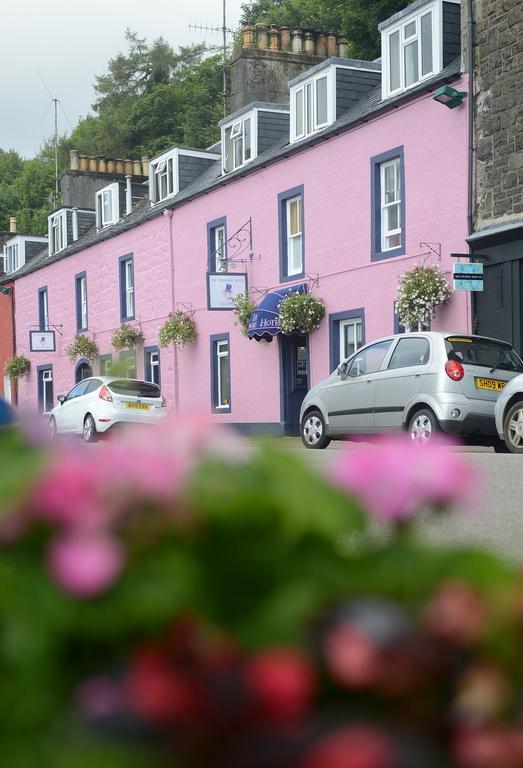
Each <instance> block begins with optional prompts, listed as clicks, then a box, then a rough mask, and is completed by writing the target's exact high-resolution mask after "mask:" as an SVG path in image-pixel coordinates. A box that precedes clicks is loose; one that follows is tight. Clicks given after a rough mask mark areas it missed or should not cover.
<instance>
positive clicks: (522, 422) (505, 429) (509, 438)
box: [495, 375, 523, 453]
mask: <svg viewBox="0 0 523 768" xmlns="http://www.w3.org/2000/svg"><path fill="white" fill-rule="evenodd" d="M495 416H496V429H497V431H498V435H499V436H500V438H501V439H502V440H504V441H505V444H506V446H507V448H508V449H509V451H511V453H523V375H521V376H516V377H515V378H514V379H512V380H511V381H509V382H508V384H507V385H506V387H504V389H503V391H502V393H501V394H500V396H499V397H498V399H497V401H496V408H495Z"/></svg>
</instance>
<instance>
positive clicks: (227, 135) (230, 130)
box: [221, 108, 272, 174]
mask: <svg viewBox="0 0 523 768" xmlns="http://www.w3.org/2000/svg"><path fill="white" fill-rule="evenodd" d="M262 111H267V110H262ZM271 111H272V110H271ZM247 121H250V122H249V127H248V130H249V139H250V142H249V148H250V154H249V156H248V157H246V152H245V148H246V141H245V138H246V128H247V126H246V123H247ZM221 131H222V174H226V173H232V171H236V170H237V169H238V168H241V167H242V166H244V165H247V163H250V162H251V160H254V159H255V158H256V157H257V156H258V109H256V108H254V109H251V110H249V111H248V112H245V113H244V114H242V115H240V116H238V117H236V118H234V119H233V120H230V121H227V122H226V123H224V124H223V125H222V126H221ZM240 144H241V158H240V161H239V162H238V163H237V162H236V152H235V148H236V146H237V145H238V146H239V145H240ZM229 159H230V160H231V164H230V167H228V166H229Z"/></svg>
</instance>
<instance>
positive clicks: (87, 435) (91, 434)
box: [82, 413, 96, 443]
mask: <svg viewBox="0 0 523 768" xmlns="http://www.w3.org/2000/svg"><path fill="white" fill-rule="evenodd" d="M82 434H83V438H84V440H85V442H86V443H94V442H96V426H95V423H94V419H93V417H92V416H91V414H90V413H88V414H87V416H86V417H85V419H84V429H83V433H82Z"/></svg>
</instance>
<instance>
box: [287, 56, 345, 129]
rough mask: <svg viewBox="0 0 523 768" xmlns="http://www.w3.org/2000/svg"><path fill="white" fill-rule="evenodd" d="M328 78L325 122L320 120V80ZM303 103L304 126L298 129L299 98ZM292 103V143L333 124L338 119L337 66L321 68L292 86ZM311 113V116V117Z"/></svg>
mask: <svg viewBox="0 0 523 768" xmlns="http://www.w3.org/2000/svg"><path fill="white" fill-rule="evenodd" d="M323 78H325V79H326V80H327V83H326V89H327V116H326V120H325V121H323V122H321V123H320V122H319V121H318V111H317V110H318V100H317V93H318V90H317V89H318V81H319V80H322V79H323ZM298 99H299V100H300V102H301V104H302V127H301V130H298V128H297V124H296V120H297V109H296V104H297V100H298ZM290 103H291V137H290V140H291V144H292V143H293V142H295V141H300V140H301V139H304V138H307V136H312V135H313V134H314V133H316V132H317V131H321V130H323V128H325V127H326V126H328V125H331V124H332V123H333V122H334V121H335V119H336V67H335V66H329V67H325V68H323V69H321V70H320V71H319V72H317V73H316V74H314V75H313V76H312V77H310V78H308V79H307V80H301V81H300V82H298V83H296V84H295V85H293V86H291V88H290ZM309 115H310V117H309Z"/></svg>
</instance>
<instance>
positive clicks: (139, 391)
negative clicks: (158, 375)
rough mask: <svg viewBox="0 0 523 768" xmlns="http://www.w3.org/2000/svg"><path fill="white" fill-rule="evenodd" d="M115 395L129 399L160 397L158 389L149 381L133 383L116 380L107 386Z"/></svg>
mask: <svg viewBox="0 0 523 768" xmlns="http://www.w3.org/2000/svg"><path fill="white" fill-rule="evenodd" d="M107 386H108V387H109V389H110V390H111V392H114V393H115V394H116V395H130V396H131V397H160V394H161V393H160V387H158V386H157V385H156V384H151V382H150V381H135V380H134V379H116V380H115V381H111V382H110V383H109V384H108V385H107Z"/></svg>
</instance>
